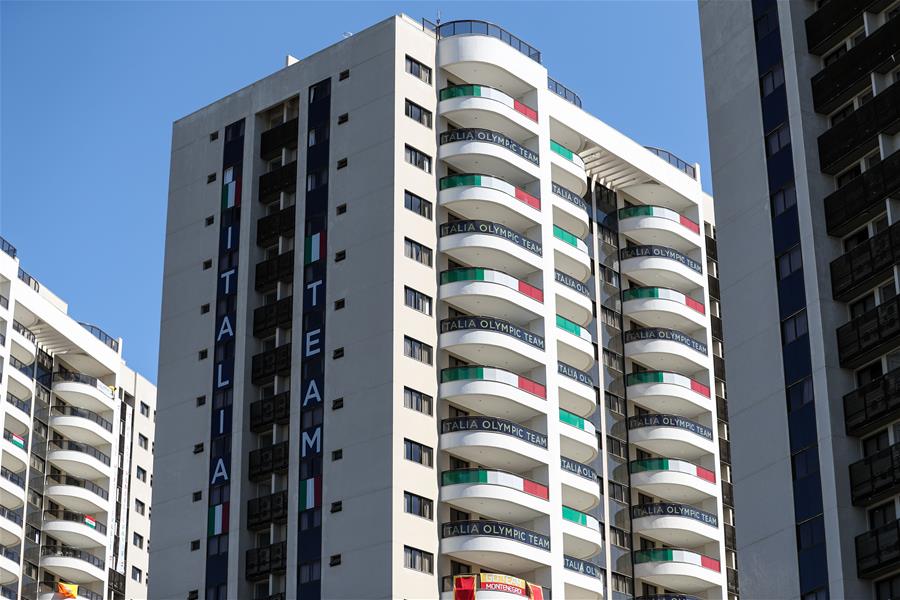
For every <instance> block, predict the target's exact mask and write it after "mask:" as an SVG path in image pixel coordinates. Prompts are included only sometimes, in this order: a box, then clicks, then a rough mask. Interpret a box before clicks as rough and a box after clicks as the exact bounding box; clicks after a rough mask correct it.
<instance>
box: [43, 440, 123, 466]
mask: <svg viewBox="0 0 900 600" xmlns="http://www.w3.org/2000/svg"><path fill="white" fill-rule="evenodd" d="M50 446H52V447H54V448H57V449H59V450H65V451H69V452H81V453H83V454H87V455H88V456H90V457H92V458H95V459H97V460H99V461H100V462H102V463H103V464H104V465H106V466H109V464H110V462H109V456H107V455H106V454H104V453H103V452H100V451H99V450H97V449H96V448H94V447H93V446H91V445H88V444H82V443H81V442H73V441H72V440H63V439H53V440H50Z"/></svg>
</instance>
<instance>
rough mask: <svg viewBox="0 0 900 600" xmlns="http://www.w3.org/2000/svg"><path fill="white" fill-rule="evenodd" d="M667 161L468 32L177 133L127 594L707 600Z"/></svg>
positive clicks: (717, 432)
mask: <svg viewBox="0 0 900 600" xmlns="http://www.w3.org/2000/svg"><path fill="white" fill-rule="evenodd" d="M698 168H699V167H697V166H696V165H694V166H691V165H688V164H686V163H684V162H683V161H681V160H679V159H677V158H676V157H674V156H672V155H670V154H668V153H667V152H664V151H661V150H655V149H645V148H644V147H643V146H641V145H639V144H637V143H636V142H634V141H632V140H630V139H628V138H626V137H625V136H623V135H622V134H620V133H619V132H617V131H615V130H613V129H612V128H610V127H609V126H607V125H606V124H604V123H603V122H601V121H599V120H598V119H596V118H595V117H593V116H591V115H589V114H588V113H586V112H584V111H583V110H582V109H581V100H580V99H579V97H578V96H577V95H576V94H575V93H573V92H572V91H570V90H568V89H567V88H565V87H564V86H563V85H561V84H559V83H557V82H555V81H554V80H552V79H550V78H549V77H548V74H547V70H546V68H545V67H544V66H542V64H541V54H540V52H539V51H538V50H537V49H535V48H534V47H532V46H530V45H528V44H526V43H525V42H523V41H521V40H520V39H519V38H517V37H516V36H515V35H514V34H512V33H510V32H508V31H505V30H503V29H502V28H500V27H497V26H495V25H490V24H487V23H484V22H480V21H453V22H449V23H443V24H441V25H440V26H434V25H432V24H430V23H428V22H427V21H423V22H419V21H414V20H412V19H410V18H409V17H406V16H404V15H399V16H395V17H391V18H389V19H386V20H385V21H382V22H380V23H378V24H376V25H374V26H372V27H370V28H368V29H366V30H364V31H361V32H357V33H356V34H354V35H353V36H352V37H350V38H348V39H346V40H344V41H341V42H340V43H338V44H335V45H334V46H331V47H329V48H327V49H325V50H322V51H321V52H318V53H316V54H314V55H312V56H310V57H308V58H306V59H305V60H302V61H299V62H298V61H296V60H294V59H291V58H289V60H288V65H287V66H286V67H285V68H284V69H282V70H279V71H278V72H276V73H274V74H272V75H270V76H269V77H266V78H264V79H262V80H260V81H258V82H256V83H254V84H252V85H250V86H248V87H246V88H244V89H242V90H239V91H238V92H236V93H234V94H231V95H229V96H227V97H226V98H223V99H222V100H219V101H217V102H215V103H213V104H211V105H210V106H208V107H206V108H203V109H201V110H199V111H197V112H195V113H193V114H191V115H189V116H187V117H185V118H183V119H180V120H179V121H177V122H176V123H175V124H174V128H173V140H172V160H171V174H170V182H169V208H168V224H167V229H166V232H167V235H166V256H165V280H164V287H163V308H162V330H161V349H160V372H159V385H160V397H161V398H162V404H161V406H160V410H159V424H160V428H159V435H160V438H159V441H160V446H159V449H160V450H159V454H158V456H157V460H158V461H161V462H159V463H158V464H159V465H160V466H161V468H160V469H159V472H158V473H159V474H158V476H157V480H156V486H155V487H154V513H155V516H156V527H155V528H154V530H153V538H154V539H153V541H154V543H153V553H152V556H151V567H152V568H151V570H152V571H153V574H154V577H153V580H152V581H151V584H150V585H151V588H150V591H151V596H153V597H154V598H181V599H188V600H190V599H195V600H196V599H200V598H203V599H205V600H225V599H232V598H247V599H256V600H262V599H267V600H283V599H285V598H298V597H300V598H318V597H321V598H388V597H395V598H436V597H442V598H452V597H453V596H454V586H457V587H458V588H460V589H461V590H460V594H461V595H465V594H466V593H468V592H467V591H466V590H475V595H476V597H481V596H482V595H485V594H486V595H487V596H489V597H494V598H505V597H509V598H512V597H517V596H521V595H529V596H531V597H533V598H539V597H541V596H543V597H544V598H547V597H549V596H550V594H551V593H552V595H553V597H554V598H622V599H624V598H628V597H633V596H636V597H641V598H644V599H645V600H649V599H652V598H663V597H672V596H671V595H672V594H676V595H678V597H679V598H703V599H709V600H712V599H725V598H735V597H736V593H737V575H736V572H735V570H734V566H735V557H734V550H733V548H734V514H733V513H734V511H733V508H732V505H733V503H732V500H731V496H732V490H731V483H730V480H729V467H728V464H727V463H728V461H729V460H730V459H729V458H728V454H729V453H728V449H729V445H728V439H727V434H728V427H727V422H726V410H725V398H724V396H725V392H724V364H723V361H722V355H721V346H722V341H721V340H722V336H721V321H720V319H719V314H720V313H719V302H718V299H717V292H716V291H715V290H716V289H717V286H718V280H717V278H716V277H717V275H716V273H717V271H716V262H715V240H714V219H713V208H712V199H711V198H710V197H709V196H707V195H705V194H704V193H703V192H702V190H701V187H700V183H699V173H698ZM453 576H458V577H456V578H455V579H454V577H453ZM491 594H495V595H491Z"/></svg>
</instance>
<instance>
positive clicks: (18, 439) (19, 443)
mask: <svg viewBox="0 0 900 600" xmlns="http://www.w3.org/2000/svg"><path fill="white" fill-rule="evenodd" d="M12 443H13V444H14V445H15V446H16V447H18V448H21V449H22V450H24V449H25V438H23V437H22V436H21V435H16V434H15V433H14V434H12Z"/></svg>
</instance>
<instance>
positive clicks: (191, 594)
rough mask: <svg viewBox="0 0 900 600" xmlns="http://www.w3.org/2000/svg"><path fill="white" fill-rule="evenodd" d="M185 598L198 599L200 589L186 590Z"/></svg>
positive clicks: (189, 599)
mask: <svg viewBox="0 0 900 600" xmlns="http://www.w3.org/2000/svg"><path fill="white" fill-rule="evenodd" d="M187 600H200V590H191V591H189V592H188V595H187Z"/></svg>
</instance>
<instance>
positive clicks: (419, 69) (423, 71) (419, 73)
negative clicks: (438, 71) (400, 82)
mask: <svg viewBox="0 0 900 600" xmlns="http://www.w3.org/2000/svg"><path fill="white" fill-rule="evenodd" d="M406 72H407V73H409V74H410V75H412V76H413V77H418V78H419V79H421V80H422V81H424V82H425V83H427V84H428V85H431V67H426V66H425V65H423V64H422V63H420V62H419V61H417V60H416V59H414V58H412V57H411V56H409V55H407V57H406Z"/></svg>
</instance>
